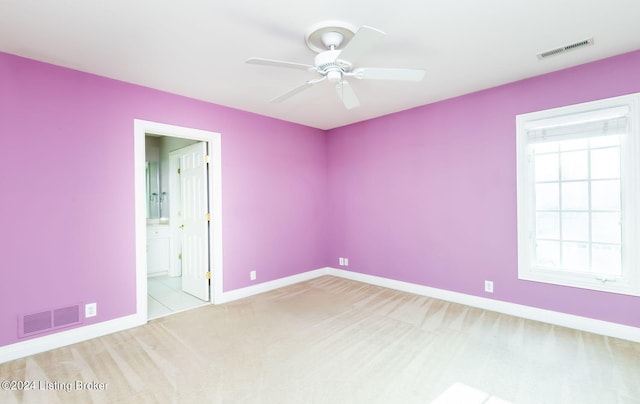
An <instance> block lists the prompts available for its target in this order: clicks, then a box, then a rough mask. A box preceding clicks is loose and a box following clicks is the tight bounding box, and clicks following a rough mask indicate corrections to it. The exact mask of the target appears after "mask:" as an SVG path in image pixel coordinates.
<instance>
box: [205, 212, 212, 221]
mask: <svg viewBox="0 0 640 404" xmlns="http://www.w3.org/2000/svg"><path fill="white" fill-rule="evenodd" d="M204 217H205V218H206V219H207V222H210V221H211V213H207V214H206V215H205V216H204Z"/></svg>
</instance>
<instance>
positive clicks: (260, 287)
mask: <svg viewBox="0 0 640 404" xmlns="http://www.w3.org/2000/svg"><path fill="white" fill-rule="evenodd" d="M330 271H331V269H330V268H328V267H327V268H320V269H314V270H313V271H309V272H303V273H301V274H296V275H292V276H287V277H286V278H280V279H276V280H273V281H268V282H263V283H259V284H257V285H253V286H247V287H246V288H241V289H236V290H232V291H230V292H224V293H223V294H222V296H219V297H218V296H216V297H215V298H214V302H213V303H214V304H222V303H228V302H231V301H234V300H238V299H244V298H245V297H250V296H253V295H257V294H260V293H265V292H269V291H271V290H274V289H279V288H283V287H285V286H289V285H293V284H295V283H300V282H304V281H308V280H310V279H314V278H317V277H319V276H322V275H329V272H330Z"/></svg>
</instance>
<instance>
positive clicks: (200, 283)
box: [180, 142, 209, 300]
mask: <svg viewBox="0 0 640 404" xmlns="http://www.w3.org/2000/svg"><path fill="white" fill-rule="evenodd" d="M180 151H181V152H182V153H181V156H180V193H181V202H182V206H181V208H182V209H181V213H182V226H181V228H182V237H181V238H182V290H183V291H185V292H187V293H189V294H191V295H193V296H195V297H197V298H199V299H202V300H209V279H208V277H207V273H208V271H209V220H208V218H207V214H208V198H207V188H208V184H207V164H206V162H205V158H206V156H207V144H206V143H205V142H200V143H196V144H193V145H191V146H187V147H185V148H183V149H180Z"/></svg>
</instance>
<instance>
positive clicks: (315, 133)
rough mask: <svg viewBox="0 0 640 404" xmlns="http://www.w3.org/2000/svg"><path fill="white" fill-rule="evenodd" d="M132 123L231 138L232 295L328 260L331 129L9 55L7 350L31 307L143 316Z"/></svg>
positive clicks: (4, 156)
mask: <svg viewBox="0 0 640 404" xmlns="http://www.w3.org/2000/svg"><path fill="white" fill-rule="evenodd" d="M134 118H138V119H144V120H150V121H156V122H163V123H168V124H172V125H179V126H186V127H193V128H198V129H204V130H210V131H214V132H220V133H221V134H222V155H223V161H222V176H223V178H222V181H223V182H222V189H223V190H222V193H223V194H222V197H223V200H222V207H223V259H224V264H223V265H224V289H225V291H228V290H233V289H237V288H240V287H244V286H249V285H250V284H252V283H253V282H250V281H249V271H250V270H251V269H255V270H257V271H258V276H259V281H260V282H263V281H268V280H273V279H278V278H282V277H284V276H289V275H293V274H296V273H300V272H304V271H308V270H312V269H317V268H321V267H323V266H325V265H326V261H327V260H326V254H325V251H326V250H325V248H324V246H325V245H326V237H325V236H326V232H325V230H324V229H325V228H326V225H325V223H326V219H327V217H326V205H325V201H324V198H323V197H322V195H325V194H326V186H327V184H326V179H327V176H326V158H327V156H326V136H325V134H324V133H323V132H322V131H320V130H316V129H312V128H307V127H304V126H299V125H294V124H290V123H286V122H282V121H278V120H274V119H270V118H266V117H261V116H258V115H255V114H250V113H246V112H242V111H238V110H233V109H230V108H225V107H221V106H216V105H213V104H209V103H205V102H200V101H195V100H192V99H188V98H185V97H180V96H176V95H171V94H167V93H163V92H160V91H155V90H151V89H148V88H143V87H139V86H135V85H130V84H126V83H122V82H118V81H114V80H110V79H106V78H102V77H98V76H94V75H90V74H85V73H81V72H77V71H73V70H69V69H64V68H60V67H56V66H52V65H48V64H44V63H40V62H35V61H31V60H27V59H23V58H19V57H16V56H12V55H8V54H4V53H0V139H1V141H0V165H1V166H0V170H1V171H2V174H1V175H0V223H2V225H3V229H4V232H5V236H4V237H2V243H0V253H1V254H0V255H1V256H2V266H1V267H2V269H1V272H0V273H1V274H2V279H1V280H0V346H3V345H7V344H11V343H14V342H16V341H17V316H18V315H19V314H26V313H30V312H34V311H40V310H45V309H50V308H56V307H62V306H65V305H69V304H75V303H81V302H92V301H95V302H97V303H98V316H97V317H95V318H90V319H88V320H87V321H86V323H85V324H91V323H95V322H101V321H106V320H110V319H115V318H118V317H122V316H126V315H130V314H133V313H134V312H135V302H136V296H135V293H136V291H135V286H136V285H135V273H136V270H135V234H134V233H135V230H134V167H133V160H134V152H133V120H134Z"/></svg>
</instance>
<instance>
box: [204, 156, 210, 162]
mask: <svg viewBox="0 0 640 404" xmlns="http://www.w3.org/2000/svg"><path fill="white" fill-rule="evenodd" d="M204 162H205V164H209V155H208V154H205V156H204Z"/></svg>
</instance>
